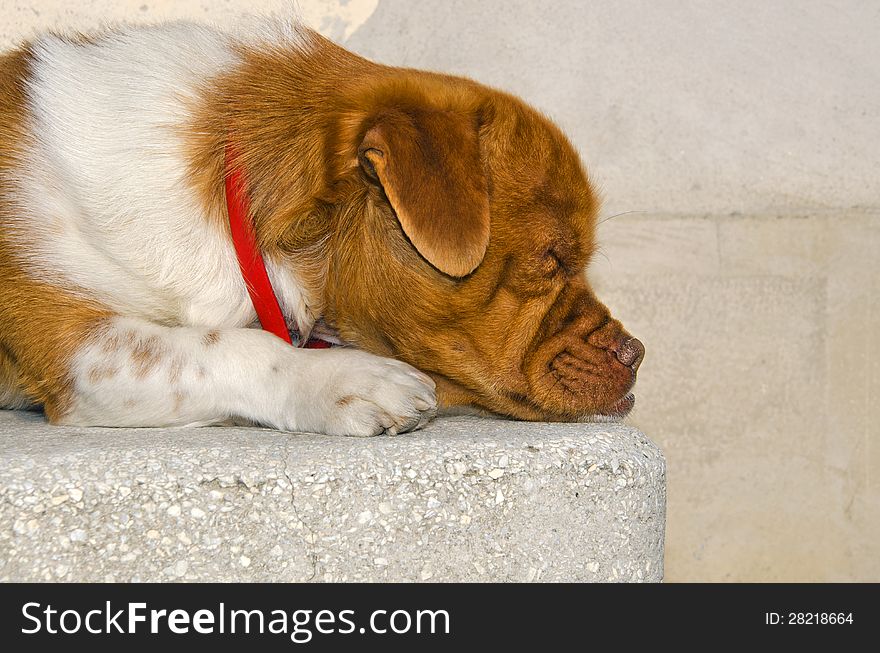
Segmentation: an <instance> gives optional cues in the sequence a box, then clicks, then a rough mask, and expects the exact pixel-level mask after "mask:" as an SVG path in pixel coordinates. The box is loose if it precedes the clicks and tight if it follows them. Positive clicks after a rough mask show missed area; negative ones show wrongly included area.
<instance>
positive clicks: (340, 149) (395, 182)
mask: <svg viewBox="0 0 880 653" xmlns="http://www.w3.org/2000/svg"><path fill="white" fill-rule="evenodd" d="M340 115H341V116H342V117H341V119H340V122H339V123H338V125H337V127H336V131H335V132H334V133H335V136H334V139H333V142H331V143H330V144H329V146H330V147H331V148H333V151H334V152H335V153H336V154H337V160H338V161H339V164H338V165H339V171H338V177H337V178H338V179H339V181H338V183H337V184H336V189H335V192H336V194H337V197H336V198H335V199H334V202H333V207H334V208H333V220H334V221H335V222H336V226H335V228H334V230H333V235H332V236H331V238H332V239H334V242H333V243H332V244H331V246H330V247H329V251H330V256H331V262H330V270H329V275H328V280H327V289H326V290H327V313H326V314H327V319H328V321H329V322H330V323H331V324H332V325H333V326H334V327H335V328H336V329H337V330H338V331H339V333H340V335H341V336H342V338H343V339H345V340H346V341H349V342H351V343H353V344H356V345H358V346H360V347H363V348H364V349H367V350H369V351H372V352H374V353H377V354H382V355H387V356H393V357H395V358H399V359H401V360H404V361H406V362H408V363H410V364H412V365H413V366H415V367H417V368H419V369H421V370H424V371H425V372H428V373H429V374H431V375H432V376H433V377H434V379H435V380H436V382H437V388H438V396H439V400H440V403H441V405H442V406H446V407H449V406H470V407H474V408H478V409H483V410H487V411H491V412H493V413H500V414H503V415H509V416H513V417H517V418H521V419H532V420H564V421H578V420H588V419H602V418H614V417H620V416H623V415H625V414H626V413H628V412H629V410H630V409H631V407H632V405H633V401H634V400H633V397H632V395H631V394H629V392H630V389H631V387H632V385H633V383H634V382H635V377H636V370H637V368H638V366H639V363H640V362H641V360H642V356H643V354H644V348H643V347H642V344H641V343H640V342H639V341H638V340H636V339H634V338H632V337H631V336H630V335H629V334H628V333H627V332H626V331H625V330H624V329H623V327H622V326H621V324H620V322H618V321H617V320H615V319H613V318H612V317H611V315H610V314H609V312H608V309H607V308H606V307H605V306H603V305H602V304H601V303H600V302H599V301H598V300H597V298H596V297H595V295H594V294H593V291H592V290H591V288H590V285H589V284H588V282H587V279H586V276H585V268H586V265H587V263H588V262H589V260H590V257H591V255H592V254H593V252H594V250H595V242H594V230H595V224H596V212H597V209H598V201H597V197H596V193H595V191H594V190H593V188H592V187H591V185H590V181H589V179H588V177H587V175H586V173H585V171H584V169H583V166H582V165H581V163H580V161H579V158H578V156H577V154H576V152H575V150H574V148H573V147H572V146H571V144H570V143H569V142H568V141H567V139H566V138H565V136H564V135H563V134H562V132H561V131H560V130H559V129H558V128H557V127H556V126H554V125H553V124H552V123H551V122H550V121H548V120H547V119H546V118H544V117H543V116H541V115H540V114H539V113H538V112H536V111H535V110H533V109H531V108H530V107H528V106H527V105H525V104H524V103H523V102H521V101H520V100H518V99H516V98H514V97H511V96H509V95H506V94H503V93H500V92H498V91H494V90H490V89H487V88H485V87H483V86H480V85H478V84H475V83H473V82H470V81H467V80H462V79H458V78H450V77H445V76H440V75H433V74H429V73H417V72H411V71H400V70H394V71H393V72H392V73H389V75H388V76H387V78H386V79H384V80H381V81H375V80H373V81H371V82H370V83H369V84H365V85H364V87H363V88H361V89H359V91H358V92H357V93H353V94H352V100H351V106H350V107H349V108H348V109H344V110H342V111H341V112H340Z"/></svg>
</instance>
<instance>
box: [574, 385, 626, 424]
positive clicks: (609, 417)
mask: <svg viewBox="0 0 880 653" xmlns="http://www.w3.org/2000/svg"><path fill="white" fill-rule="evenodd" d="M635 405H636V396H635V395H634V394H633V393H631V392H630V393H629V394H627V395H626V396H625V397H623V398H622V399H620V400H619V401H617V402H616V403H615V404H613V405H612V406H610V407H608V408H606V409H604V410H602V411H601V412H599V413H594V414H590V415H585V416H584V417H583V418H581V419H580V420H578V421H580V422H599V423H608V422H619V421H621V420H622V419H624V418H625V417H626V416H627V415H629V414H630V413H631V412H632V409H633V407H634V406H635Z"/></svg>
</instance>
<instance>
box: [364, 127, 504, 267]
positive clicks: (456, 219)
mask: <svg viewBox="0 0 880 653" xmlns="http://www.w3.org/2000/svg"><path fill="white" fill-rule="evenodd" d="M358 161H359V162H360V164H361V166H362V167H363V169H364V170H365V171H366V173H367V174H368V175H369V176H370V177H372V178H373V179H375V180H377V181H378V182H379V183H380V184H382V188H383V189H384V191H385V196H386V197H387V198H388V201H389V202H390V203H391V207H392V208H393V209H394V212H395V213H396V214H397V219H398V220H399V221H400V226H401V227H402V228H403V231H404V233H405V234H406V235H407V237H408V238H409V239H410V242H412V244H413V246H414V247H415V248H416V249H417V250H418V252H419V253H420V254H421V255H422V256H423V257H424V258H425V259H426V260H427V261H428V262H429V263H431V265H433V266H434V267H436V268H437V269H438V270H440V271H441V272H444V273H445V274H448V275H450V276H453V277H463V276H465V275H467V274H470V273H471V272H473V271H474V270H475V269H476V267H477V266H478V265H479V264H480V262H481V261H482V260H483V256H485V254H486V247H487V246H488V244H489V193H488V189H487V181H486V172H485V170H484V169H483V163H482V160H481V158H480V144H479V137H478V133H477V124H476V120H475V119H474V118H473V117H472V116H468V115H466V114H461V113H452V112H440V111H430V112H429V111H424V112H418V113H409V112H408V113H404V112H402V111H394V112H388V113H385V114H382V115H381V116H380V117H379V118H378V120H377V121H376V122H375V123H374V124H373V125H372V126H371V127H370V128H369V129H368V130H367V132H366V134H365V135H364V138H363V140H362V142H361V145H360V147H359V148H358Z"/></svg>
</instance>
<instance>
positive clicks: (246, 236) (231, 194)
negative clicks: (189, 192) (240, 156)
mask: <svg viewBox="0 0 880 653" xmlns="http://www.w3.org/2000/svg"><path fill="white" fill-rule="evenodd" d="M234 159H235V156H234V151H233V149H232V146H229V145H228V146H227V147H226V170H227V174H226V211H227V213H228V214H229V227H230V229H231V231H232V244H233V245H234V246H235V253H236V255H237V256H238V265H239V267H240V268H241V275H242V276H243V277H244V282H245V285H246V286H247V289H248V293H249V294H250V296H251V302H252V303H253V305H254V309H255V310H256V311H257V317H258V318H259V319H260V324H261V325H262V326H263V329H264V330H266V331H268V332H269V333H274V334H275V335H276V336H278V337H279V338H281V339H282V340H284V341H285V342H287V343H288V344H293V341H292V339H291V337H290V332H289V331H288V329H287V322H286V321H285V319H284V315H283V314H282V313H281V306H279V304H278V298H277V297H276V296H275V291H274V290H273V289H272V282H271V281H270V280H269V274H268V273H267V272H266V263H265V262H264V261H263V255H262V253H261V252H260V248H259V246H258V245H257V239H256V235H255V234H254V227H253V224H252V223H251V220H250V215H249V214H250V199H249V198H248V194H247V188H246V183H245V178H244V171H243V170H242V169H241V168H240V167H238V166H235V165H232V164H233V161H234ZM304 346H305V347H307V348H310V349H326V348H327V347H330V343H328V342H324V341H323V340H317V339H309V341H308V342H307V343H305V345H304Z"/></svg>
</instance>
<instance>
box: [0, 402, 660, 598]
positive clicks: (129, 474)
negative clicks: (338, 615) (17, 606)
mask: <svg viewBox="0 0 880 653" xmlns="http://www.w3.org/2000/svg"><path fill="white" fill-rule="evenodd" d="M665 482H666V478H665V462H664V459H663V455H662V453H661V452H660V450H659V449H658V448H657V447H656V445H654V444H653V443H652V442H651V441H649V440H648V439H647V438H646V437H645V436H644V435H642V434H641V433H640V432H639V431H637V430H636V429H634V428H631V427H628V426H624V425H620V424H531V423H522V422H512V421H501V420H488V419H482V418H475V417H450V418H442V419H438V420H436V421H435V422H434V423H432V424H431V425H430V426H429V427H428V428H426V429H424V430H423V431H419V432H417V433H414V434H408V435H400V436H397V437H379V438H372V439H356V438H338V437H326V436H318V435H311V434H282V433H277V432H273V431H267V430H262V429H253V428H202V429H173V430H172V429H99V428H73V427H49V426H47V425H46V424H45V422H44V421H43V418H42V416H41V415H39V414H33V413H23V412H8V411H3V412H0V580H3V581H28V580H37V581H40V580H67V581H165V580H186V581H223V580H228V581H312V580H315V581H322V580H323V581H429V580H430V581H557V580H558V581H659V580H661V579H662V577H663V535H664V525H665V509H666V486H665Z"/></svg>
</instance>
